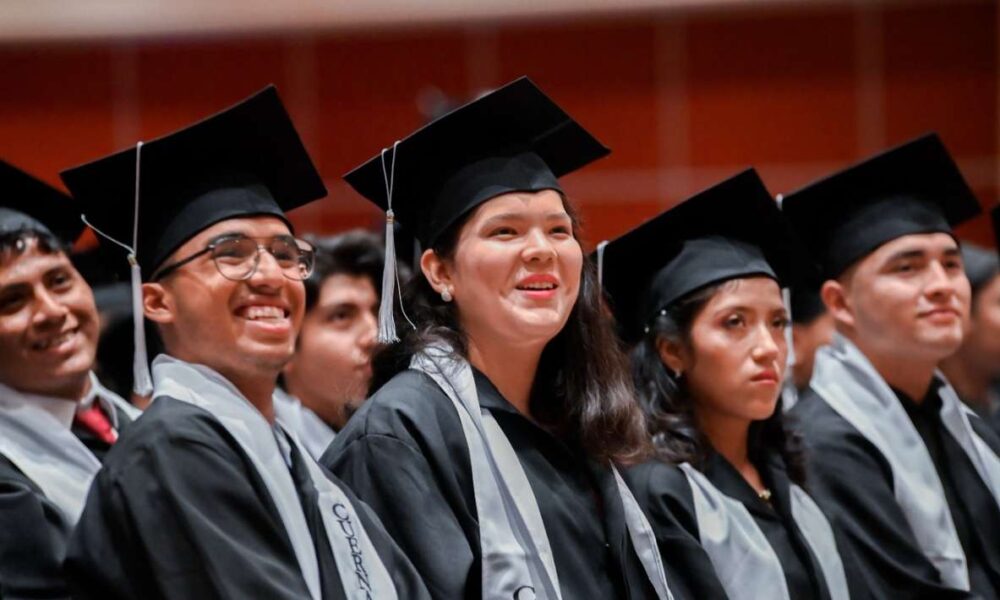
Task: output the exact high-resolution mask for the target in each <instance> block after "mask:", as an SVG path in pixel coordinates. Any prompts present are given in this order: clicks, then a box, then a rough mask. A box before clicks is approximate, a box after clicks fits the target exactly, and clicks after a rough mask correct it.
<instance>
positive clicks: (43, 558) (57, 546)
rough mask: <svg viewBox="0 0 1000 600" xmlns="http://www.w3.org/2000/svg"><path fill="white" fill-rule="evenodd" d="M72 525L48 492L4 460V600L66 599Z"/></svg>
mask: <svg viewBox="0 0 1000 600" xmlns="http://www.w3.org/2000/svg"><path fill="white" fill-rule="evenodd" d="M70 527H71V526H70V524H69V523H67V522H66V520H65V518H64V517H63V516H62V513H61V512H60V511H59V509H58V508H56V506H55V505H54V504H52V503H51V502H49V500H48V499H46V498H45V495H44V494H43V493H42V490H41V489H40V488H39V487H38V486H37V485H36V484H35V483H34V482H33V481H31V479H29V478H28V476H27V475H25V474H24V473H22V472H21V470H20V469H18V468H17V467H16V466H15V465H14V463H12V462H11V461H10V460H8V459H7V458H5V457H4V456H2V455H0V598H66V597H68V591H67V589H66V582H65V579H64V578H63V573H62V561H63V558H64V555H65V553H66V541H67V538H68V536H69V531H70Z"/></svg>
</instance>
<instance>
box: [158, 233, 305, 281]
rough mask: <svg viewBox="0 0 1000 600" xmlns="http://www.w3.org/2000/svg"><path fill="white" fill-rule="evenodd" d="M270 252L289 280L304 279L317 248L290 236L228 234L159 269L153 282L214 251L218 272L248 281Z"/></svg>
mask: <svg viewBox="0 0 1000 600" xmlns="http://www.w3.org/2000/svg"><path fill="white" fill-rule="evenodd" d="M265 250H266V251H267V252H268V253H269V254H270V255H271V256H273V257H274V260H275V261H276V262H277V263H278V267H280V268H281V274H282V275H284V276H285V277H286V278H288V279H292V280H295V281H302V280H303V279H306V278H307V277H309V275H311V274H312V271H313V266H314V265H315V262H316V250H315V248H314V247H313V245H312V244H310V243H309V242H307V241H305V240H300V239H296V238H294V237H292V236H290V235H276V236H274V237H272V238H265V239H263V240H259V241H258V239H256V238H250V237H246V236H244V235H229V236H225V237H221V238H218V239H215V240H213V241H211V242H209V244H208V245H207V246H206V247H205V248H204V249H203V250H200V251H198V252H195V253H194V254H192V255H191V256H189V257H187V258H184V259H181V260H179V261H177V262H175V263H174V264H172V265H168V266H166V267H163V268H162V269H159V270H158V271H157V272H156V273H154V274H153V277H152V281H157V280H160V279H163V278H164V277H166V276H167V275H170V274H171V273H173V272H174V271H176V270H177V269H179V268H181V267H183V266H184V265H186V264H188V263H189V262H191V261H193V260H194V259H196V258H198V257H199V256H202V255H204V254H211V256H212V262H214V263H215V268H216V269H218V270H219V273H220V274H221V275H222V276H223V277H225V278H226V279H229V280H230V281H245V280H247V279H250V278H251V277H253V274H254V273H256V272H257V268H258V267H259V266H260V254H261V252H263V251H265Z"/></svg>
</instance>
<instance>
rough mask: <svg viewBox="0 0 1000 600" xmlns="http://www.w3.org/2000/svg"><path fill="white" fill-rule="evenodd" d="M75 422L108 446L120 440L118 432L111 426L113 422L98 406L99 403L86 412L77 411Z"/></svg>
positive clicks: (92, 405)
mask: <svg viewBox="0 0 1000 600" xmlns="http://www.w3.org/2000/svg"><path fill="white" fill-rule="evenodd" d="M74 421H76V422H77V423H79V424H80V425H82V426H84V427H85V428H87V429H88V430H89V431H90V432H91V433H93V434H94V435H96V436H97V437H99V438H100V439H101V441H103V442H104V443H106V444H109V445H110V444H114V443H115V440H117V439H118V432H116V431H115V429H114V427H112V426H111V421H110V420H109V419H108V417H107V416H106V415H105V414H104V411H102V410H101V407H100V406H98V403H97V402H94V403H93V404H91V405H90V408H88V409H86V410H80V411H77V413H76V417H74Z"/></svg>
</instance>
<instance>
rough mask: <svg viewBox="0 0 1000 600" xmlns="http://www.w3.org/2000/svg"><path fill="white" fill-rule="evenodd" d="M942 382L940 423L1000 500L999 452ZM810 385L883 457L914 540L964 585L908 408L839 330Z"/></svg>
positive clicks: (957, 549)
mask: <svg viewBox="0 0 1000 600" xmlns="http://www.w3.org/2000/svg"><path fill="white" fill-rule="evenodd" d="M936 377H938V378H940V379H941V380H942V381H944V382H945V385H943V386H941V388H940V396H941V400H942V406H941V413H940V415H941V421H942V423H943V424H944V426H945V428H946V429H947V430H948V432H949V433H950V434H951V435H952V436H953V437H954V438H955V440H956V441H958V443H959V445H960V446H961V448H962V450H963V451H964V452H965V454H966V455H967V456H968V457H969V460H970V461H971V462H972V464H973V465H974V467H975V469H976V472H977V473H978V474H979V476H980V477H981V478H982V480H983V482H984V483H985V484H986V487H987V488H988V489H989V490H990V492H991V493H992V495H993V498H994V499H995V500H997V501H998V503H1000V458H998V457H997V455H996V454H994V453H993V451H992V450H990V448H989V447H988V446H987V445H986V443H985V442H984V441H983V440H982V439H980V438H979V436H978V435H976V433H975V431H974V430H973V429H972V426H971V425H970V423H969V416H970V415H971V414H972V412H971V411H970V410H969V409H968V408H967V407H966V406H964V405H963V404H962V402H961V401H960V400H959V399H958V396H957V394H956V393H955V390H954V389H953V388H952V387H951V385H949V384H948V383H947V380H945V379H944V376H943V375H942V374H940V373H937V374H936ZM810 386H811V387H812V388H813V389H814V390H815V391H816V393H818V394H819V395H820V397H822V398H823V400H824V401H826V403H827V404H829V405H830V407H831V408H833V410H835V411H836V412H837V414H839V415H840V416H841V417H843V418H844V419H845V420H846V421H847V422H848V423H850V424H851V425H853V426H854V428H855V429H857V430H858V431H859V432H860V433H861V435H863V436H864V437H865V439H867V440H868V441H869V442H871V443H872V444H873V445H874V446H875V447H876V448H878V450H879V452H881V453H882V455H883V456H884V457H885V458H886V460H887V461H888V462H889V465H890V467H891V469H892V477H893V492H894V495H895V497H896V502H898V503H899V507H900V509H901V510H902V511H903V515H904V516H905V517H906V521H907V523H909V525H910V529H911V530H912V531H913V534H914V537H916V540H917V543H918V544H919V545H920V548H921V550H922V551H923V553H924V555H925V556H926V557H927V559H928V560H929V561H930V562H931V563H932V564H933V565H934V566H935V567H936V568H937V570H938V571H939V572H940V574H941V580H942V581H943V582H944V583H945V584H946V585H949V586H951V587H955V588H958V589H961V590H968V589H969V572H968V567H967V564H966V558H965V552H964V551H963V549H962V544H961V542H960V541H959V539H958V533H957V532H956V531H955V524H954V522H953V521H952V518H951V512H950V510H949V508H948V504H947V499H946V498H945V495H944V488H943V486H942V484H941V480H940V478H939V477H938V474H937V470H936V469H935V468H934V463H933V461H932V460H931V456H930V454H929V453H928V451H927V447H926V446H925V445H924V442H923V439H922V438H921V437H920V434H918V433H917V430H916V428H915V427H914V426H913V423H912V421H910V418H909V416H908V415H907V414H906V410H905V409H904V408H903V406H902V405H901V404H900V403H899V399H898V398H897V397H896V394H895V393H893V391H892V389H891V388H890V387H889V384H888V383H886V382H885V380H884V379H883V378H882V377H881V376H880V375H879V374H878V372H877V371H876V370H875V367H874V366H872V364H871V362H869V360H868V359H867V357H865V355H864V354H863V353H862V352H861V351H860V350H859V349H858V348H857V346H855V345H854V344H853V343H851V342H850V341H849V340H848V339H847V338H845V337H843V336H842V335H840V334H836V335H834V339H833V342H832V343H831V344H830V345H829V346H825V347H823V348H820V349H819V351H817V353H816V364H815V367H814V371H813V377H812V380H811V381H810Z"/></svg>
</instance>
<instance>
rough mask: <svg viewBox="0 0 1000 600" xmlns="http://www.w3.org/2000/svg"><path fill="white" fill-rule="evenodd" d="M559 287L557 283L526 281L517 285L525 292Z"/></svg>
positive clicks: (545, 290) (544, 290) (543, 290)
mask: <svg viewBox="0 0 1000 600" xmlns="http://www.w3.org/2000/svg"><path fill="white" fill-rule="evenodd" d="M557 287H559V286H558V285H557V284H555V283H541V282H539V283H525V284H522V285H519V286H517V289H519V290H522V291H525V292H547V291H551V290H554V289H556V288H557Z"/></svg>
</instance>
